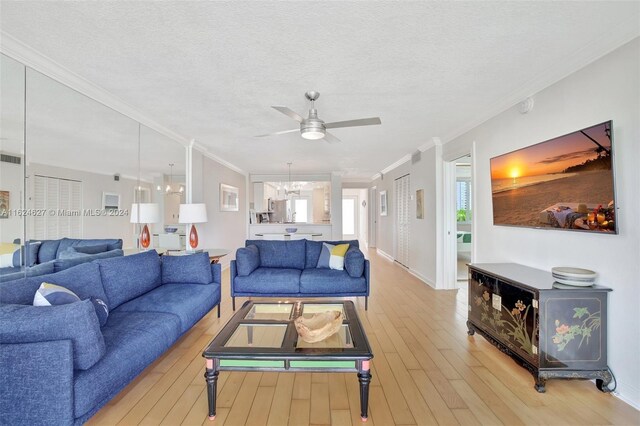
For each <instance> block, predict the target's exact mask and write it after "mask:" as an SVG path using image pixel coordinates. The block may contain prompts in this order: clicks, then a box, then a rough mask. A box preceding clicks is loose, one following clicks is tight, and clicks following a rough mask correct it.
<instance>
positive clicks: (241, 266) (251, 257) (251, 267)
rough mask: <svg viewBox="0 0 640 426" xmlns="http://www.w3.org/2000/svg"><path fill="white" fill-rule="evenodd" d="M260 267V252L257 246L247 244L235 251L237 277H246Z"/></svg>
mask: <svg viewBox="0 0 640 426" xmlns="http://www.w3.org/2000/svg"><path fill="white" fill-rule="evenodd" d="M259 266H260V252H259V250H258V246H256V245H254V244H249V245H248V246H247V247H240V248H239V249H238V250H237V251H236V268H237V271H238V275H240V276H241V277H246V276H247V275H249V274H250V273H252V272H253V271H255V270H256V269H257V268H258V267H259Z"/></svg>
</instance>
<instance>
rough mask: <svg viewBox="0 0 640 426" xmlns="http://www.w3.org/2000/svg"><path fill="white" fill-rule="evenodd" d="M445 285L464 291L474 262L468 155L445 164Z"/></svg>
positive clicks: (471, 174) (470, 168)
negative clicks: (469, 265)
mask: <svg viewBox="0 0 640 426" xmlns="http://www.w3.org/2000/svg"><path fill="white" fill-rule="evenodd" d="M444 178H445V182H444V184H445V185H444V187H445V191H446V195H445V210H444V211H445V216H444V218H445V225H446V226H445V228H446V229H447V231H446V235H445V282H447V283H449V284H448V288H466V287H467V281H468V277H469V273H468V268H467V264H469V263H471V262H472V260H473V259H474V255H473V247H474V246H475V244H474V243H475V241H474V235H473V203H474V194H473V164H472V156H471V155H470V154H467V155H464V156H463V157H459V158H457V159H455V160H453V161H449V162H447V163H445V173H444Z"/></svg>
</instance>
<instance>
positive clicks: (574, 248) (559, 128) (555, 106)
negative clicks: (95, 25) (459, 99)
mask: <svg viewBox="0 0 640 426" xmlns="http://www.w3.org/2000/svg"><path fill="white" fill-rule="evenodd" d="M639 76H640V39H638V38H636V39H635V40H633V41H632V42H630V43H628V44H626V45H625V46H622V47H621V48H619V49H617V50H616V51H614V52H612V53H610V54H608V55H606V56H605V57H603V58H601V59H599V60H597V61H595V62H594V63H592V64H590V65H588V66H587V67H585V68H583V69H582V70H579V71H578V72H576V73H574V74H572V75H570V76H569V77H567V78H565V79H563V80H561V81H560V82H558V83H556V84H554V85H552V86H550V87H548V88H547V89H545V90H543V91H541V92H539V93H538V94H536V95H535V96H534V99H535V106H534V108H533V110H532V111H531V112H529V113H528V114H525V115H522V114H520V113H519V112H518V111H517V108H515V107H514V108H512V109H510V110H507V111H505V112H503V113H501V114H499V115H498V116H496V117H494V118H492V119H491V120H489V121H487V122H485V123H484V124H482V125H480V126H478V127H476V128H474V129H473V130H471V131H469V132H468V133H466V134H464V135H462V136H460V137H459V138H457V139H455V140H453V141H451V142H450V143H448V144H445V145H444V148H443V149H444V157H445V158H447V159H451V158H455V156H456V153H460V152H465V151H466V152H470V150H471V144H472V142H474V141H475V142H476V157H475V158H474V159H473V161H474V163H475V167H476V182H475V194H474V195H475V197H476V209H477V210H476V212H474V213H475V219H476V228H475V229H476V235H475V236H474V238H475V239H476V243H477V246H476V261H477V262H516V263H520V264H524V265H528V266H532V267H536V268H539V269H544V270H550V269H551V267H553V266H561V265H562V266H565V265H571V266H576V267H586V268H588V269H592V270H595V271H597V272H598V274H599V279H598V283H599V284H602V285H605V286H608V287H611V288H612V289H613V292H611V293H610V294H609V325H608V332H609V339H608V344H609V365H610V367H611V368H612V370H613V372H614V374H615V375H616V379H617V381H618V392H619V394H620V396H621V397H622V398H624V399H625V400H627V401H629V402H631V403H632V404H634V405H635V406H636V407H638V406H640V315H639V314H638V306H639V305H640V226H638V217H639V212H640V195H639V193H640V192H639V189H638V188H640V174H639V172H638V164H639V163H640V144H639V141H640V83H639V78H640V77H639ZM610 119H611V120H613V149H614V162H615V178H616V180H615V186H616V203H617V206H618V209H619V210H618V212H617V213H616V215H617V220H618V226H619V235H602V234H588V233H577V232H567V231H556V230H537V229H525V228H512V227H501V226H493V224H492V217H493V216H492V204H491V178H490V173H489V159H490V158H491V157H494V156H496V155H500V154H504V153H506V152H510V151H513V150H516V149H519V148H522V147H525V146H528V145H532V144H535V143H537V142H541V141H545V140H548V139H550V138H553V137H556V136H559V135H564V134H567V133H570V132H573V131H575V130H578V129H582V128H584V127H587V126H591V125H593V124H597V123H601V122H603V121H606V120H610Z"/></svg>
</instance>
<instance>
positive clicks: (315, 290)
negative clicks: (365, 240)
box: [231, 240, 369, 310]
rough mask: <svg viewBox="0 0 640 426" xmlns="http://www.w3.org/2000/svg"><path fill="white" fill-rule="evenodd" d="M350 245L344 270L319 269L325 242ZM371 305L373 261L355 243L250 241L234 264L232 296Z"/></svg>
mask: <svg viewBox="0 0 640 426" xmlns="http://www.w3.org/2000/svg"><path fill="white" fill-rule="evenodd" d="M323 242H326V243H328V244H334V245H335V244H349V249H348V250H347V252H346V255H345V260H344V270H334V269H328V268H317V267H316V266H317V264H318V259H319V258H320V252H321V251H322V243H323ZM350 296H364V297H365V309H368V302H369V261H368V260H366V259H365V258H364V254H363V253H362V251H360V248H359V244H358V241H357V240H352V241H311V240H294V241H268V240H247V241H246V242H245V247H242V248H240V249H238V250H237V252H236V259H235V260H232V261H231V297H232V302H233V309H234V310H235V309H236V301H235V298H236V297H350Z"/></svg>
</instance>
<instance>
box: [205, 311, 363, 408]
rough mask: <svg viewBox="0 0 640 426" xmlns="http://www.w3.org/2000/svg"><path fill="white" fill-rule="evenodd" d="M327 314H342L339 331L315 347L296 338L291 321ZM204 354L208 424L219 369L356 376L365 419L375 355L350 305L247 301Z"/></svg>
mask: <svg viewBox="0 0 640 426" xmlns="http://www.w3.org/2000/svg"><path fill="white" fill-rule="evenodd" d="M331 310H338V311H340V310H341V311H342V313H343V317H344V321H343V324H342V328H341V329H340V330H339V331H338V333H336V334H334V335H333V336H330V337H329V338H327V339H325V340H323V341H321V342H317V343H305V342H304V341H302V339H298V333H297V331H296V328H295V326H294V324H293V320H295V319H296V318H298V317H299V316H311V315H313V314H314V313H317V312H324V311H331ZM202 356H203V357H204V358H205V362H206V372H205V375H204V377H205V379H206V382H207V394H208V399H209V419H210V420H213V419H214V418H215V416H216V387H217V382H218V374H219V373H220V371H249V372H250V371H275V372H296V371H297V372H323V373H326V372H334V373H348V372H354V373H357V374H358V380H359V382H360V416H361V418H362V421H367V417H368V414H367V412H368V405H369V383H370V382H371V372H370V361H371V359H372V358H373V353H372V352H371V347H370V346H369V342H368V341H367V336H366V335H365V333H364V329H363V328H362V324H361V323H360V320H359V319H358V314H357V312H356V309H355V307H354V305H353V302H351V301H342V300H341V301H322V302H311V301H309V302H305V301H298V302H290V303H268V302H255V303H254V302H252V301H248V302H245V304H244V305H242V308H240V309H239V310H238V311H237V312H236V313H235V314H234V315H233V317H231V319H230V320H229V322H228V323H227V325H225V326H224V328H223V329H222V330H220V332H219V333H218V335H217V336H216V337H215V338H214V339H213V341H212V342H211V343H210V344H209V346H208V347H207V348H206V349H205V350H204V352H203V354H202Z"/></svg>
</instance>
